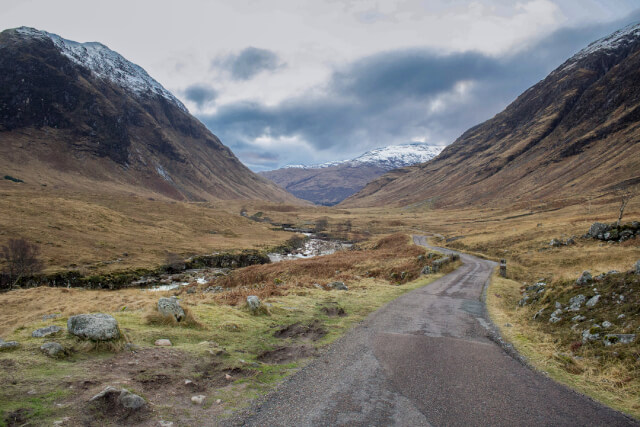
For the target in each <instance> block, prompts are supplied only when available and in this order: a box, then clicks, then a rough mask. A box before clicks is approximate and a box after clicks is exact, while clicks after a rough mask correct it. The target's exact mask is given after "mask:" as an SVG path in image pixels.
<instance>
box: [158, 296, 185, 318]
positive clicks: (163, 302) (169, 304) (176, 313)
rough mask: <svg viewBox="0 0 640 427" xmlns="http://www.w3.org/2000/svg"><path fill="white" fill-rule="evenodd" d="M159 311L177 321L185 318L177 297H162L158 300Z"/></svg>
mask: <svg viewBox="0 0 640 427" xmlns="http://www.w3.org/2000/svg"><path fill="white" fill-rule="evenodd" d="M158 311H159V312H160V314H162V315H163V316H166V317H173V318H174V319H175V320H176V321H177V322H180V321H181V320H183V319H184V317H185V315H184V310H183V309H182V307H180V302H179V301H178V299H177V298H160V299H159V300H158Z"/></svg>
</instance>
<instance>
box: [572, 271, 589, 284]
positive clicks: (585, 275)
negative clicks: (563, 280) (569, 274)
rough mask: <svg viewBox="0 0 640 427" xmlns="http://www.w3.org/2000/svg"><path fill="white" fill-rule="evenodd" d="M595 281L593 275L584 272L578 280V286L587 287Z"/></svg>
mask: <svg viewBox="0 0 640 427" xmlns="http://www.w3.org/2000/svg"><path fill="white" fill-rule="evenodd" d="M592 281H593V277H592V276H591V273H590V272H588V271H586V270H585V271H583V272H582V274H581V275H580V277H578V280H576V285H578V286H586V285H588V284H589V283H591V282H592Z"/></svg>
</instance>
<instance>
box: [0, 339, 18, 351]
mask: <svg viewBox="0 0 640 427" xmlns="http://www.w3.org/2000/svg"><path fill="white" fill-rule="evenodd" d="M18 347H20V343H19V342H18V341H5V340H3V339H0V351H5V350H13V349H16V348H18Z"/></svg>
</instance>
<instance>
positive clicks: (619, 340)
mask: <svg viewBox="0 0 640 427" xmlns="http://www.w3.org/2000/svg"><path fill="white" fill-rule="evenodd" d="M635 340H636V334H607V335H605V336H604V339H603V342H604V345H606V346H607V347H609V346H610V345H613V344H631V343H632V342H634V341H635Z"/></svg>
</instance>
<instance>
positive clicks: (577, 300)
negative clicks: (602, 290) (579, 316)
mask: <svg viewBox="0 0 640 427" xmlns="http://www.w3.org/2000/svg"><path fill="white" fill-rule="evenodd" d="M586 300H587V297H585V296H584V295H582V294H580V295H576V296H575V297H572V298H571V299H570V300H569V311H579V310H580V307H582V304H584V302H585V301H586Z"/></svg>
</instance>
